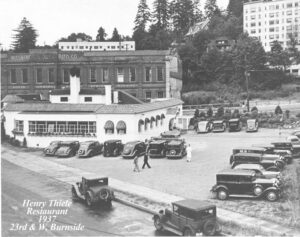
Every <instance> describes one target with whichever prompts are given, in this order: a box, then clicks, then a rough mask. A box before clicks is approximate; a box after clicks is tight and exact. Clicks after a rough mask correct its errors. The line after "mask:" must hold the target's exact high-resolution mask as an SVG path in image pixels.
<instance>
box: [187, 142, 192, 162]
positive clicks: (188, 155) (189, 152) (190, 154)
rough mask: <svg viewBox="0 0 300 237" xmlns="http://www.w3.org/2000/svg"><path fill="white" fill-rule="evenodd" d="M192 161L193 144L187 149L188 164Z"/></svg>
mask: <svg viewBox="0 0 300 237" xmlns="http://www.w3.org/2000/svg"><path fill="white" fill-rule="evenodd" d="M191 161H192V147H191V144H189V145H188V147H187V148H186V162H191Z"/></svg>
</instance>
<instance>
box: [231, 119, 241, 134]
mask: <svg viewBox="0 0 300 237" xmlns="http://www.w3.org/2000/svg"><path fill="white" fill-rule="evenodd" d="M228 127H229V132H238V131H241V130H242V122H241V120H240V119H239V118H232V119H229V121H228Z"/></svg>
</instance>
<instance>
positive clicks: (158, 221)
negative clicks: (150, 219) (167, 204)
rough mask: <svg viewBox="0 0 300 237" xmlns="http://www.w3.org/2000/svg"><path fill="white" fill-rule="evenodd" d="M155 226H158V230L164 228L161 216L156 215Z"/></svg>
mask: <svg viewBox="0 0 300 237" xmlns="http://www.w3.org/2000/svg"><path fill="white" fill-rule="evenodd" d="M154 226H155V228H156V230H162V229H163V226H162V224H161V220H160V217H159V216H156V217H154Z"/></svg>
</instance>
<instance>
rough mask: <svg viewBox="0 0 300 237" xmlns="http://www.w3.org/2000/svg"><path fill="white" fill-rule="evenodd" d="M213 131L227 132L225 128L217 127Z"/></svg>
mask: <svg viewBox="0 0 300 237" xmlns="http://www.w3.org/2000/svg"><path fill="white" fill-rule="evenodd" d="M213 132H225V128H222V129H221V128H217V129H213Z"/></svg>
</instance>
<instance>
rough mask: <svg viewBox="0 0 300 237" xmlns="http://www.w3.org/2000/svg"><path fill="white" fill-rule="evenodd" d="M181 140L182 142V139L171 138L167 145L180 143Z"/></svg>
mask: <svg viewBox="0 0 300 237" xmlns="http://www.w3.org/2000/svg"><path fill="white" fill-rule="evenodd" d="M182 142H183V141H182V140H171V141H169V142H168V145H171V146H176V145H181V144H182Z"/></svg>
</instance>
